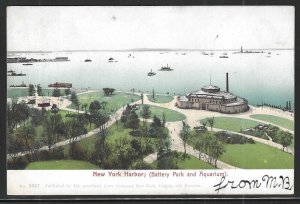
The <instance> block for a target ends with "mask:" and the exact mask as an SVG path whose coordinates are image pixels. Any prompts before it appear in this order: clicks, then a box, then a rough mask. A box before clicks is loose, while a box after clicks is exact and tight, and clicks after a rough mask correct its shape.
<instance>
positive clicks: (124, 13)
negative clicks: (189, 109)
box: [7, 6, 295, 51]
mask: <svg viewBox="0 0 300 204" xmlns="http://www.w3.org/2000/svg"><path fill="white" fill-rule="evenodd" d="M294 13H295V12H294V7H292V6H226V7H225V6H209V7H208V6H174V7H169V6H166V7H124V6H123V7H106V6H102V7H100V6H99V7H97V6H96V7H95V6H91V7H88V6H85V7H83V6H76V7H75V6H69V7H57V6H51V7H46V6H43V7H42V6H35V7H31V6H23V7H22V6H21V7H20V6H10V7H7V49H8V51H55V50H116V49H117V50H119V49H120V50H121V49H134V48H168V49H176V48H181V49H239V48H240V47H241V46H243V48H248V49H250V48H251V49H258V48H261V49H265V48H281V49H285V48H286V49H293V48H294Z"/></svg>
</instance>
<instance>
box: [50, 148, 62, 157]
mask: <svg viewBox="0 0 300 204" xmlns="http://www.w3.org/2000/svg"><path fill="white" fill-rule="evenodd" d="M52 158H53V159H65V154H64V148H63V147H58V148H55V149H53V153H52Z"/></svg>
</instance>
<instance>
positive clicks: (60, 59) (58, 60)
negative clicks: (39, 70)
mask: <svg viewBox="0 0 300 204" xmlns="http://www.w3.org/2000/svg"><path fill="white" fill-rule="evenodd" d="M53 61H54V62H66V61H70V60H69V58H68V57H55V59H54V60H53Z"/></svg>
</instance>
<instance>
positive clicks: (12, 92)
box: [7, 88, 28, 98]
mask: <svg viewBox="0 0 300 204" xmlns="http://www.w3.org/2000/svg"><path fill="white" fill-rule="evenodd" d="M24 96H28V88H7V98H18V97H24Z"/></svg>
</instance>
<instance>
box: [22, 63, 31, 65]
mask: <svg viewBox="0 0 300 204" xmlns="http://www.w3.org/2000/svg"><path fill="white" fill-rule="evenodd" d="M23 65H32V64H30V63H26V64H23Z"/></svg>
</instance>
